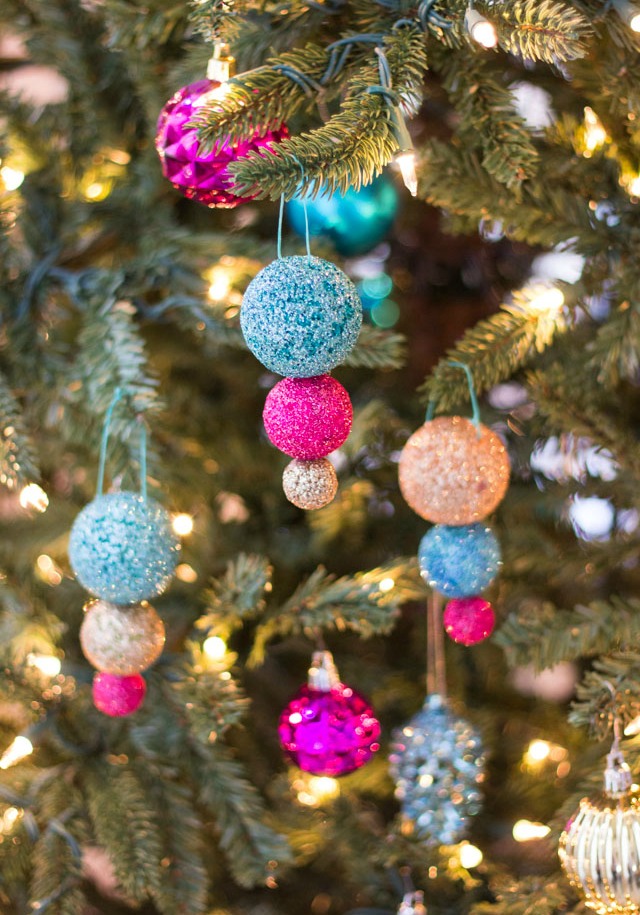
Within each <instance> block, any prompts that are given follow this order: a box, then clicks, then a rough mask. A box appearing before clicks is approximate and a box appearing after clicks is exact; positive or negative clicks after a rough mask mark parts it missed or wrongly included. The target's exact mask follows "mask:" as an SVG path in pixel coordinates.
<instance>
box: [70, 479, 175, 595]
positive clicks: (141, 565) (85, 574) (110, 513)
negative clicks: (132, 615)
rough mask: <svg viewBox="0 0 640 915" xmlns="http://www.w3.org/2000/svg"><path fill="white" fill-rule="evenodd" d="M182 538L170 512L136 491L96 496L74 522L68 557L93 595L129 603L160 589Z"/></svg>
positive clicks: (166, 582) (158, 592)
mask: <svg viewBox="0 0 640 915" xmlns="http://www.w3.org/2000/svg"><path fill="white" fill-rule="evenodd" d="M179 549H180V543H179V541H178V538H177V537H176V535H175V534H174V532H173V529H172V527H171V519H170V517H169V514H168V512H166V511H165V509H164V508H163V507H162V506H161V505H159V504H158V503H157V502H155V501H154V500H153V499H146V500H145V499H144V498H143V497H142V496H141V495H139V494H138V493H135V492H116V493H109V494H108V495H106V496H97V497H96V498H95V499H94V500H93V502H89V504H88V505H85V507H84V508H83V509H82V511H81V512H80V514H79V515H78V517H77V518H76V519H75V521H74V522H73V527H72V528H71V539H70V541H69V561H70V563H71V567H72V569H73V571H74V572H75V574H76V576H77V578H78V580H79V581H80V583H81V584H82V585H84V587H85V588H86V589H87V591H90V592H91V594H93V595H95V597H99V598H101V599H102V600H106V601H110V602H111V603H114V604H133V603H137V602H138V601H141V600H149V599H151V598H152V597H156V595H158V594H161V593H162V592H163V591H164V589H165V588H166V587H167V585H168V583H169V581H170V579H171V576H172V575H173V570H174V569H175V566H176V562H177V557H178V551H179Z"/></svg>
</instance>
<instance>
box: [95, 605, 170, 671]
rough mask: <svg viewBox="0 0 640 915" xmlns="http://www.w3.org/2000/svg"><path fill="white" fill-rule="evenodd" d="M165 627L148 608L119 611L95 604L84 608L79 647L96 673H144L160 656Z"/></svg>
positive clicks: (128, 608) (133, 607)
mask: <svg viewBox="0 0 640 915" xmlns="http://www.w3.org/2000/svg"><path fill="white" fill-rule="evenodd" d="M164 640H165V635H164V623H163V622H162V620H161V619H160V617H159V616H158V614H157V613H156V611H155V610H154V609H153V607H152V606H151V604H148V603H147V602H146V601H142V603H140V604H134V605H133V606H132V607H120V606H118V605H117V604H110V603H109V602H108V601H106V600H94V601H92V602H91V603H89V604H87V606H86V607H85V616H84V620H83V621H82V626H81V627H80V644H81V645H82V651H83V653H84V656H85V658H86V659H87V661H89V663H90V664H93V666H94V667H97V669H98V670H102V671H106V672H107V673H110V674H119V675H120V676H126V675H129V674H137V673H140V671H141V670H146V669H147V667H150V666H151V665H152V664H153V662H154V661H156V660H157V659H158V658H159V657H160V655H161V654H162V649H163V647H164Z"/></svg>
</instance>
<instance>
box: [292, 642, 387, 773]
mask: <svg viewBox="0 0 640 915" xmlns="http://www.w3.org/2000/svg"><path fill="white" fill-rule="evenodd" d="M278 733H279V735H280V743H281V744H282V747H283V749H284V751H285V753H286V754H287V756H289V758H290V759H292V760H293V762H294V763H295V764H296V765H297V766H299V767H300V768H301V769H304V771H305V772H311V773H313V775H330V776H333V777H334V778H336V777H338V776H340V775H346V774H347V773H348V772H353V771H354V769H359V768H360V766H364V764H365V763H366V762H368V761H369V760H370V759H371V757H372V756H373V754H374V753H376V752H377V751H378V750H379V749H380V744H379V743H378V738H379V736H380V724H379V722H378V720H377V719H376V718H375V717H374V714H373V711H372V709H371V706H370V705H369V703H368V702H367V700H366V699H365V698H364V697H363V696H361V695H360V693H357V692H356V691H355V690H354V689H352V688H351V687H350V686H345V684H344V683H341V682H340V678H339V676H338V672H337V670H336V668H335V665H334V663H333V657H332V656H331V653H330V652H328V651H317V652H315V653H314V655H313V660H312V666H311V668H310V670H309V681H308V684H307V685H306V686H303V687H302V688H301V689H300V690H299V692H297V693H296V695H295V696H294V697H293V699H292V700H291V702H290V703H289V705H288V706H287V707H286V708H285V709H284V711H283V712H282V714H281V716H280V723H279V725H278Z"/></svg>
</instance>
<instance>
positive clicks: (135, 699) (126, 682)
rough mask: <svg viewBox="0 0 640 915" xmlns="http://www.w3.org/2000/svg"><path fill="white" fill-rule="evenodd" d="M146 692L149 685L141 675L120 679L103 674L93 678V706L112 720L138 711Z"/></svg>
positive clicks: (112, 675)
mask: <svg viewBox="0 0 640 915" xmlns="http://www.w3.org/2000/svg"><path fill="white" fill-rule="evenodd" d="M146 691H147V684H146V683H145V682H144V677H141V676H140V674H132V675H131V676H130V677H119V676H118V675H117V674H108V673H102V672H101V673H97V674H96V675H95V677H94V678H93V704H94V705H95V707H96V708H97V709H98V711H100V712H103V713H104V714H105V715H109V716H110V717H111V718H124V717H125V715H131V714H132V713H133V712H135V711H137V710H138V709H139V708H140V706H141V705H142V702H143V700H144V694H145V693H146Z"/></svg>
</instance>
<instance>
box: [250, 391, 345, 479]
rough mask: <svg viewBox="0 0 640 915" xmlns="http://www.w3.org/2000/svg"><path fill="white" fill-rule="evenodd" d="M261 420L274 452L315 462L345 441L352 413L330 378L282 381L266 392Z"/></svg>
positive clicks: (343, 394)
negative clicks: (275, 450)
mask: <svg viewBox="0 0 640 915" xmlns="http://www.w3.org/2000/svg"><path fill="white" fill-rule="evenodd" d="M262 419H263V420H264V428H265V430H266V433H267V435H268V436H269V439H270V440H271V442H272V444H274V445H275V446H276V448H279V449H280V451H284V453H285V454H288V455H289V457H292V458H296V459H297V460H299V461H315V460H318V459H319V458H323V457H326V456H327V455H328V454H330V453H331V452H332V451H335V450H336V448H339V447H340V445H342V444H343V443H344V442H345V441H346V439H347V436H348V435H349V432H350V431H351V421H352V419H353V409H352V407H351V400H350V399H349V395H348V394H347V392H346V390H345V389H344V388H343V387H342V385H341V384H340V382H339V381H336V380H335V378H332V377H331V375H316V376H314V377H312V378H283V379H282V381H279V382H278V383H277V384H276V385H275V386H274V387H273V388H272V389H271V390H270V391H269V394H268V395H267V400H266V402H265V405H264V410H263V413H262Z"/></svg>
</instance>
